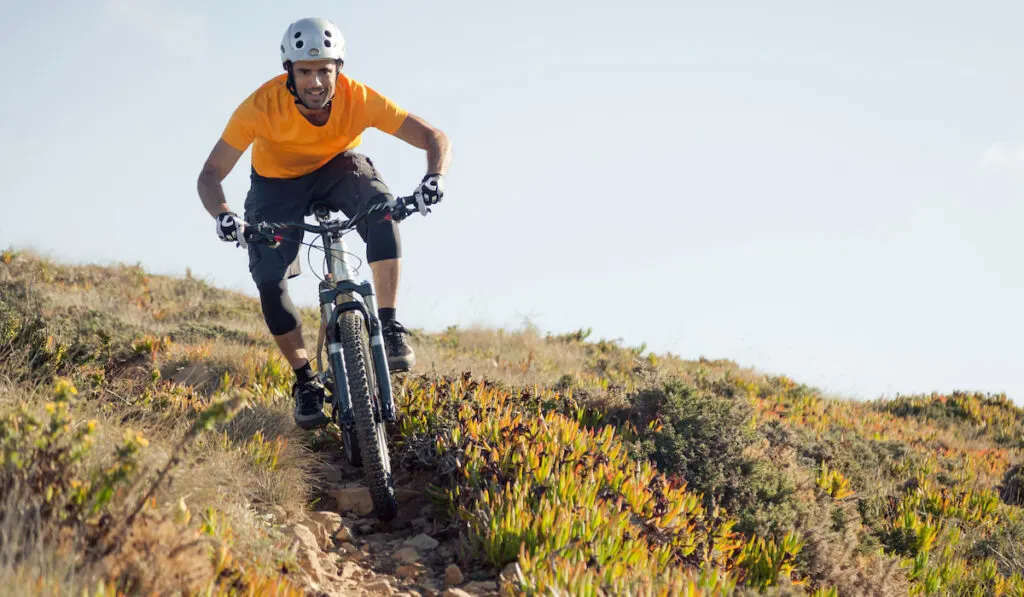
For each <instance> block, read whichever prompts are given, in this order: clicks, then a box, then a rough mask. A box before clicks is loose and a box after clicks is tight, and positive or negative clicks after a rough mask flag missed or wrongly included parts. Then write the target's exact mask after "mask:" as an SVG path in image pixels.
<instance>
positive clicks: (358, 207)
mask: <svg viewBox="0 0 1024 597" xmlns="http://www.w3.org/2000/svg"><path fill="white" fill-rule="evenodd" d="M251 180H252V185H251V186H250V188H249V194H248V195H247V196H246V198H245V221H246V222H248V223H250V224H253V223H256V222H260V221H264V222H297V221H302V220H303V218H304V217H305V216H307V215H309V214H310V213H311V206H312V204H313V203H315V202H318V201H324V202H326V203H327V204H328V205H329V206H330V208H331V211H340V212H343V213H344V214H345V216H346V217H352V215H354V214H356V213H358V212H360V211H362V210H364V209H365V208H366V207H367V206H368V205H369V204H370V203H371V202H373V203H378V202H385V201H391V199H392V197H391V192H390V191H388V187H387V185H385V184H384V182H383V181H382V180H381V179H380V175H379V174H378V173H377V169H376V168H374V166H373V162H371V161H370V159H369V158H367V157H366V156H364V155H362V154H359V153H355V152H352V151H346V152H344V153H340V154H338V155H337V156H335V157H334V158H333V159H332V160H331V161H329V162H327V163H326V164H324V165H323V166H321V167H320V168H318V169H317V170H314V171H313V172H310V173H309V174H305V175H303V176H300V177H298V178H267V177H265V176H260V175H259V174H257V173H256V171H255V170H253V172H252V175H251ZM356 231H357V232H359V236H360V237H362V239H363V241H364V242H366V243H367V247H366V255H367V261H370V262H373V261H379V260H381V259H394V258H397V257H399V256H400V254H401V244H400V242H399V237H398V228H397V226H396V224H395V223H394V222H393V221H390V220H385V219H384V217H383V214H380V213H379V212H378V213H377V214H374V216H372V217H369V218H366V219H364V220H363V221H362V222H361V223H360V224H359V225H358V226H357V227H356ZM282 234H283V236H284V239H283V240H282V242H281V244H280V245H279V246H278V247H277V248H276V249H272V248H270V247H268V246H266V245H261V244H255V243H253V244H250V245H249V272H250V273H252V279H253V281H254V282H256V285H257V286H259V285H260V284H263V283H266V282H279V281H281V280H283V279H285V278H286V277H287V278H294V277H295V276H297V275H299V274H300V273H302V267H301V265H300V259H299V247H300V245H299V243H298V241H300V240H302V238H303V231H302V230H288V231H282Z"/></svg>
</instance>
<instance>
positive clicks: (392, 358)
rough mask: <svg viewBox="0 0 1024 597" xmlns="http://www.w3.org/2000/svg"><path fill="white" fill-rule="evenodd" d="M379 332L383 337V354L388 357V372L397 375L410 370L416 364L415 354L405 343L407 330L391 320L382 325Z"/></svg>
mask: <svg viewBox="0 0 1024 597" xmlns="http://www.w3.org/2000/svg"><path fill="white" fill-rule="evenodd" d="M381 332H382V334H383V336H384V352H386V353H387V355H388V370H390V371H391V372H392V373H397V372H401V371H408V370H409V369H412V366H413V365H415V364H416V354H415V353H414V352H413V351H412V347H411V346H409V343H408V342H406V341H405V337H406V336H407V335H409V332H408V330H406V329H405V328H404V327H402V324H400V323H398V322H397V321H394V320H391V321H389V322H387V323H385V324H384V329H383V330H381Z"/></svg>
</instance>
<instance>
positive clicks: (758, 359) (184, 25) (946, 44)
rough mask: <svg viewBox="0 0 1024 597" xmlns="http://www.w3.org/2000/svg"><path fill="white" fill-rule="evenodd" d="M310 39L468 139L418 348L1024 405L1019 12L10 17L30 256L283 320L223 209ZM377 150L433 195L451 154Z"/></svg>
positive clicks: (735, 9) (301, 5) (497, 11)
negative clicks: (304, 39)
mask: <svg viewBox="0 0 1024 597" xmlns="http://www.w3.org/2000/svg"><path fill="white" fill-rule="evenodd" d="M305 16H324V17H327V18H330V19H332V20H333V21H335V23H337V24H338V26H339V27H340V28H341V30H342V31H343V33H344V34H345V36H346V38H347V41H348V55H347V61H346V72H347V73H348V74H349V76H352V77H354V78H356V79H358V80H361V81H363V82H365V83H367V84H369V85H371V86H373V87H375V88H376V89H378V90H379V91H381V92H382V93H384V94H386V95H388V96H390V97H391V98H393V99H394V100H396V101H397V102H398V103H399V104H401V105H402V106H403V107H405V108H407V109H409V110H410V111H412V112H414V113H416V114H419V115H421V116H423V117H424V118H426V119H427V120H428V121H430V122H431V123H433V124H435V125H436V126H438V127H439V128H441V129H442V130H444V131H445V132H446V133H447V134H448V135H449V137H450V138H451V140H452V142H453V147H454V158H455V159H454V165H453V168H452V170H451V172H450V174H449V176H448V177H447V180H446V183H447V188H448V195H447V197H446V199H445V201H444V203H443V204H442V205H441V206H440V207H439V208H438V209H437V210H436V212H435V213H434V214H432V215H431V216H429V217H428V218H426V219H423V218H415V219H410V220H408V221H406V222H405V223H403V225H402V240H403V245H404V251H405V254H406V263H405V278H404V281H403V286H402V293H401V302H400V306H399V319H400V320H401V321H402V322H403V323H405V324H406V325H407V326H410V327H419V328H424V329H428V330H437V329H442V328H444V327H445V326H447V325H451V324H458V325H469V324H473V323H484V324H491V325H496V326H507V327H518V326H519V325H520V324H521V322H522V321H523V320H524V318H529V319H530V320H531V321H533V322H534V323H535V324H536V325H538V326H539V327H540V328H541V329H543V330H550V331H555V332H562V331H570V330H572V329H576V328H580V327H593V329H594V334H595V336H598V337H606V338H622V339H623V340H624V341H625V342H626V343H627V344H631V345H639V344H640V343H641V342H647V344H648V347H649V348H650V349H652V350H654V351H657V352H663V351H671V352H673V353H676V354H679V355H681V356H684V357H698V356H700V355H704V356H707V357H709V358H730V359H734V360H736V361H737V362H739V363H740V364H742V365H749V366H754V367H756V368H758V369H760V370H763V371H766V372H773V373H785V374H787V375H790V376H791V377H794V378H795V379H797V380H799V381H802V382H805V383H810V384H813V385H817V386H819V387H821V388H822V389H824V390H826V391H829V392H834V393H837V394H842V395H846V396H851V397H861V398H873V397H877V396H880V395H889V396H891V395H894V394H895V393H898V392H899V393H912V392H928V391H932V390H938V391H952V390H953V389H975V390H982V391H1006V392H1008V393H1009V394H1010V395H1011V397H1015V398H1016V399H1017V400H1018V401H1019V402H1020V401H1024V367H1022V357H1024V348H1022V339H1024V317H1022V315H1021V308H1022V305H1024V268H1022V257H1024V236H1022V235H1021V230H1022V224H1024V115H1022V111H1021V105H1022V100H1024V36H1021V34H1020V27H1019V25H1020V23H1021V22H1022V21H1024V4H1021V3H1019V2H1010V1H1005V2H970V3H968V2H941V1H939V2H929V3H925V2H910V1H906V0H905V1H902V2H891V1H886V2H881V1H876V0H868V1H861V2H856V3H849V2H848V3H837V2H811V1H802V2H793V1H783V2H772V3H767V2H762V1H755V0H746V1H725V2H714V3H712V2H689V1H686V2H668V1H666V2H655V1H651V0H635V1H633V2H627V3H622V2H606V1H594V0H591V1H588V2H582V1H562V2H551V1H550V0H549V1H545V2H539V1H536V0H525V1H520V2H511V3H493V2H479V1H473V2H471V1H465V0H458V1H448V2H430V3H427V2H407V1H393V2H349V1H334V2H326V1H320V2H315V1H304V0H298V1H294V2H280V1H273V2H271V1H269V0H255V1H253V0H250V1H245V2H242V1H240V0H231V1H218V2H208V1H207V2H199V1H197V0H178V1H173V2H172V1H171V0H109V1H107V0H94V1H87V2H52V1H46V0H40V1H37V2H6V3H4V4H3V7H2V8H0V50H2V54H3V56H5V57H6V60H7V67H6V68H7V77H6V83H5V85H4V93H3V94H0V118H2V119H3V121H2V134H0V206H2V208H3V209H2V212H0V214H2V217H0V246H3V247H6V246H9V245H13V246H15V247H33V248H35V249H37V250H40V251H42V252H44V253H47V254H50V255H52V256H54V257H57V258H60V259H65V260H71V261H81V262H100V263H109V262H114V261H123V262H128V263H135V262H141V263H142V264H143V265H144V266H145V267H147V268H149V269H150V270H153V271H156V272H159V273H170V274H183V273H184V272H185V268H191V270H192V272H193V273H194V275H197V276H201V277H203V278H204V279H207V280H208V281H210V282H212V283H214V284H217V285H220V286H225V287H229V288H235V289H238V290H243V291H245V292H248V293H250V294H253V293H254V290H255V289H254V288H253V286H252V283H251V280H250V279H249V276H248V271H247V269H246V258H245V255H244V253H243V252H242V251H241V250H239V249H236V248H234V247H233V246H229V245H227V244H225V243H221V242H220V241H219V240H218V239H217V238H216V234H215V230H214V224H213V221H212V219H211V218H210V217H209V216H208V215H207V214H206V213H205V212H204V210H203V208H202V206H201V204H200V202H199V199H198V196H197V195H196V191H195V180H196V176H197V174H198V172H199V169H200V167H201V165H202V162H203V160H204V159H205V157H206V155H207V154H208V153H209V150H210V149H211V147H212V146H213V144H214V142H215V141H216V140H217V138H218V137H219V135H220V133H221V131H222V129H223V127H224V125H225V123H226V122H227V119H228V117H229V115H230V114H231V112H232V110H233V109H234V108H235V107H236V106H237V105H238V104H239V103H240V102H241V101H242V100H243V99H244V98H245V97H246V96H247V95H248V94H249V93H251V92H252V91H253V90H255V89H256V87H258V86H259V85H260V84H261V83H263V82H264V81H266V80H267V79H269V78H271V77H273V76H275V75H276V74H278V73H279V72H281V71H280V66H279V63H278V45H279V42H280V38H281V35H282V33H283V31H284V29H285V27H286V26H287V25H288V23H289V22H291V21H292V20H294V19H297V18H300V17H305ZM364 139H365V143H364V145H363V151H364V152H365V153H367V154H369V155H371V156H372V157H373V159H374V163H375V164H376V165H377V166H378V168H379V169H380V170H381V171H382V173H383V175H384V177H385V180H386V181H387V182H388V183H389V184H390V185H391V187H392V189H393V190H394V191H395V192H396V193H398V194H408V193H410V192H411V191H412V189H413V188H414V187H415V185H416V183H417V182H418V181H419V179H420V177H421V176H422V175H423V173H424V168H425V159H424V157H423V154H422V152H421V151H419V150H417V149H414V148H412V147H409V146H407V145H405V144H404V143H402V142H401V141H399V140H397V139H394V138H391V137H389V136H387V135H384V134H382V133H380V132H379V131H369V132H368V133H367V134H366V136H365V137H364ZM248 159H249V158H248V153H247V154H246V155H245V156H244V157H243V159H242V161H241V162H239V165H238V166H237V167H236V169H235V171H234V172H233V173H232V174H231V176H229V178H228V179H227V181H226V183H225V189H226V191H227V195H228V200H229V204H230V205H231V206H232V207H233V208H235V209H236V210H238V211H241V209H242V202H243V199H244V195H245V192H246V190H247V188H248V171H249V161H248ZM360 251H361V248H360ZM308 269H309V268H308V266H307V272H308ZM363 271H364V273H366V274H369V269H368V268H366V269H364V270H363ZM314 282H315V280H314V279H313V277H312V276H310V275H309V274H308V273H307V275H305V276H303V278H302V279H301V281H300V282H298V283H295V284H293V291H292V292H293V296H294V297H295V299H296V300H297V302H300V303H302V304H312V303H313V302H314V300H315V292H314V288H315V285H314Z"/></svg>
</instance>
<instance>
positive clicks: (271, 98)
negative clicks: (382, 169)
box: [221, 74, 409, 178]
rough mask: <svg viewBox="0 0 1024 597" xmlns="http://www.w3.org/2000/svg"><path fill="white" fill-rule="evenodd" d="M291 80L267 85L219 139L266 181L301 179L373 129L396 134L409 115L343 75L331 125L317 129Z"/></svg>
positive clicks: (248, 101) (237, 112) (284, 78)
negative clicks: (243, 154) (246, 157)
mask: <svg viewBox="0 0 1024 597" xmlns="http://www.w3.org/2000/svg"><path fill="white" fill-rule="evenodd" d="M287 79H288V75H287V74H283V75H280V76H277V77H274V78H273V79H271V80H269V81H267V82H266V83H264V84H263V85H262V86H260V88H259V89H257V90H256V91H255V92H254V93H253V94H252V95H250V96H249V97H248V98H246V100H245V101H244V102H242V105H240V106H238V109H236V110H235V113H234V114H232V115H231V120H229V121H228V125H227V127H225V128H224V134H223V135H221V138H222V139H223V140H224V142H225V143H227V144H228V145H230V146H232V147H234V148H235V149H238V150H240V151H245V148H246V147H249V144H250V143H251V144H252V145H253V147H252V167H253V169H254V170H256V173H257V174H259V175H260V176H266V177H268V178H297V177H299V176H302V175H303V174H309V173H310V172H312V171H314V170H316V169H317V168H319V167H320V166H323V165H324V164H326V163H327V162H329V161H330V160H331V158H333V157H334V156H336V155H338V154H339V153H341V152H343V151H348V150H349V149H352V148H354V147H357V146H358V145H359V144H360V143H361V142H362V134H363V131H364V130H366V129H367V128H369V127H373V128H376V129H380V130H382V131H384V132H385V133H389V134H394V133H395V131H397V130H398V127H400V126H402V122H403V121H404V120H405V117H406V116H408V115H409V113H408V112H406V111H405V110H403V109H402V108H400V107H399V106H398V105H397V104H395V103H394V102H392V101H391V100H389V99H388V98H386V97H384V96H383V95H381V94H379V93H377V92H376V91H374V90H373V89H371V88H370V87H367V86H366V85H363V84H362V83H360V82H358V81H353V80H352V79H349V78H348V77H346V76H344V75H342V74H339V75H338V86H337V88H336V90H335V92H334V99H333V103H332V104H331V116H330V119H329V120H328V121H327V124H325V125H323V126H316V125H314V124H312V123H311V122H309V121H308V120H306V118H305V117H304V116H303V115H302V114H300V113H299V109H298V107H296V105H295V97H294V96H293V95H292V94H291V93H290V92H289V91H288V88H287V87H286V86H285V81H287Z"/></svg>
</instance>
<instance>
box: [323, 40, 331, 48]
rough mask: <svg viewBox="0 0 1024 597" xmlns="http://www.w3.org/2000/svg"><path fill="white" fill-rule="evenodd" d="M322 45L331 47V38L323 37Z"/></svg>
mask: <svg viewBox="0 0 1024 597" xmlns="http://www.w3.org/2000/svg"><path fill="white" fill-rule="evenodd" d="M324 47H327V48H329V47H331V40H329V39H325V40H324Z"/></svg>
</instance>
